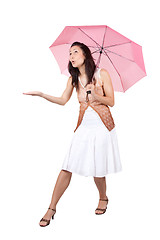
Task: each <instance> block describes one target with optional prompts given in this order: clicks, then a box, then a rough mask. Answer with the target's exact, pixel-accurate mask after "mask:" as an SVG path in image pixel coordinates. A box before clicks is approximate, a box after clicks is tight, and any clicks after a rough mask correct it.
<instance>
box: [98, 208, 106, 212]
mask: <svg viewBox="0 0 160 240" xmlns="http://www.w3.org/2000/svg"><path fill="white" fill-rule="evenodd" d="M106 209H107V208H105V209H102V208H96V210H100V211H105V210H106Z"/></svg>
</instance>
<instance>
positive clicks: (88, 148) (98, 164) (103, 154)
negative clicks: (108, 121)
mask: <svg viewBox="0 0 160 240" xmlns="http://www.w3.org/2000/svg"><path fill="white" fill-rule="evenodd" d="M62 169H64V170H67V171H69V172H72V173H76V174H79V175H82V176H86V177H87V176H94V177H104V176H105V175H106V174H109V173H116V172H119V171H121V170H122V166H121V160H120V154H119V148H118V140H117V135H116V129H115V127H114V128H113V129H112V130H111V131H109V130H108V129H107V128H106V126H105V125H104V123H103V122H102V120H101V118H100V117H99V115H98V113H97V112H96V111H95V110H94V109H93V108H91V107H90V106H88V108H87V109H86V111H85V113H84V116H83V119H82V122H81V124H80V126H79V127H78V128H77V130H76V131H75V132H74V134H73V137H72V140H71V143H70V146H69V149H68V151H67V153H66V155H65V158H64V161H63V164H62Z"/></svg>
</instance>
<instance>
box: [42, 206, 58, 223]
mask: <svg viewBox="0 0 160 240" xmlns="http://www.w3.org/2000/svg"><path fill="white" fill-rule="evenodd" d="M48 209H51V210H52V211H54V214H55V213H56V210H55V209H52V208H48ZM54 214H53V215H52V219H54ZM42 221H44V222H47V224H46V225H40V227H46V226H48V225H49V224H50V220H47V219H44V218H42V219H41V220H40V222H42Z"/></svg>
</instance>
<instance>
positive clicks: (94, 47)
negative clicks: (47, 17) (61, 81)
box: [50, 25, 146, 92]
mask: <svg viewBox="0 0 160 240" xmlns="http://www.w3.org/2000/svg"><path fill="white" fill-rule="evenodd" d="M103 40H104V42H103ZM75 41H79V42H83V43H84V44H86V45H87V46H88V47H89V48H90V50H91V52H92V55H93V58H94V59H95V61H96V62H95V63H96V64H97V67H99V68H104V69H106V70H107V71H108V72H109V74H110V76H111V80H112V84H113V88H114V90H115V91H121V92H125V91H126V90H127V89H128V88H130V87H131V86H132V85H133V84H135V83H136V82H137V81H138V80H140V79H141V78H143V77H144V76H146V71H145V66H144V61H143V54H142V47H141V46H140V45H138V44H136V43H135V42H133V41H131V40H130V39H128V38H126V37H125V36H123V35H121V34H120V33H118V32H116V31H115V30H113V29H112V28H110V27H108V26H106V25H95V26H94V25H93V26H66V27H65V28H64V29H63V31H62V32H61V34H60V35H59V36H58V38H57V39H56V40H55V41H54V43H53V44H52V45H51V46H50V50H51V51H52V53H53V55H54V57H55V59H56V60H57V62H58V65H59V67H60V70H61V73H62V74H65V75H67V76H70V74H69V72H68V62H69V48H70V46H71V44H72V43H73V42H75ZM102 46H103V49H102V48H101V47H102ZM100 50H102V54H101V58H100V63H98V59H99V56H100V53H99V51H100Z"/></svg>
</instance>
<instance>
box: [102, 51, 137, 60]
mask: <svg viewBox="0 0 160 240" xmlns="http://www.w3.org/2000/svg"><path fill="white" fill-rule="evenodd" d="M107 51H108V52H110V53H113V54H115V55H117V56H119V57H122V58H124V59H126V60H128V61H131V62H135V61H134V60H132V59H129V58H126V57H124V56H122V55H120V54H118V53H115V52H112V51H109V50H107ZM104 52H105V53H106V51H105V50H104Z"/></svg>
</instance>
